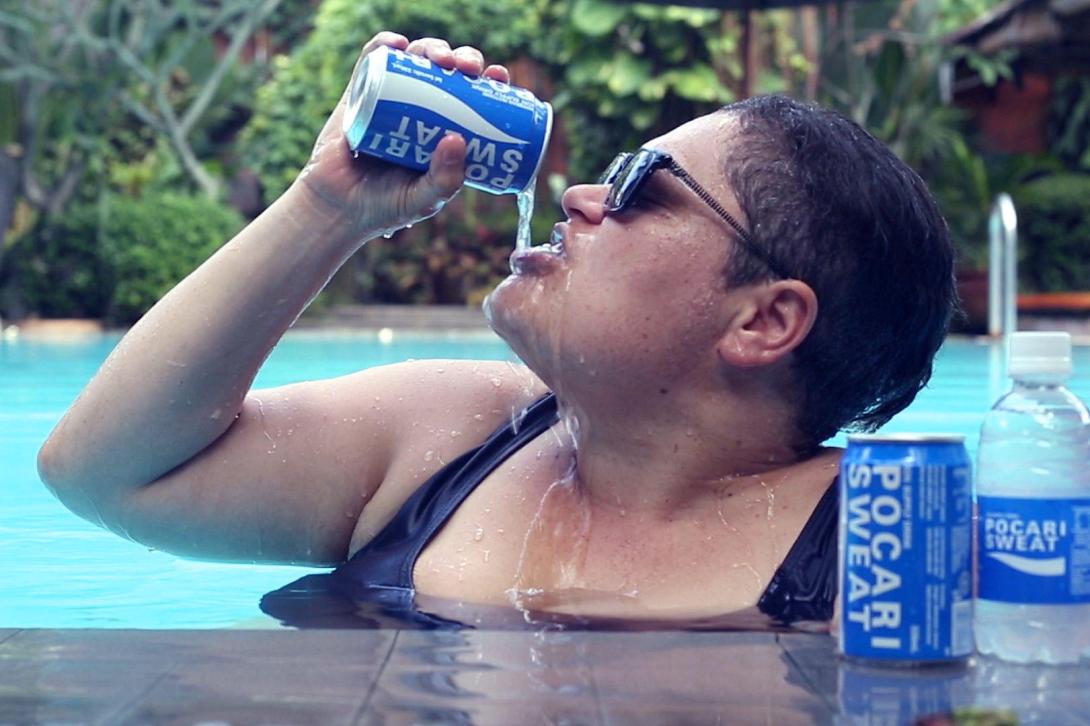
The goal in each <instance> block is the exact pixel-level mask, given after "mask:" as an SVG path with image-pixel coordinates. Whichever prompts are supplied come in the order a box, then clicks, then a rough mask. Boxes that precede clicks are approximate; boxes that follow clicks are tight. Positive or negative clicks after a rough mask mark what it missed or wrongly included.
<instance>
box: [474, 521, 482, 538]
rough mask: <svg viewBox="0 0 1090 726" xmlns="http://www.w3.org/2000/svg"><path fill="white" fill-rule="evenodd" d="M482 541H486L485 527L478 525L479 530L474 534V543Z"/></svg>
mask: <svg viewBox="0 0 1090 726" xmlns="http://www.w3.org/2000/svg"><path fill="white" fill-rule="evenodd" d="M482 539H484V527H482V526H481V525H479V524H478V525H477V530H476V531H475V532H474V533H473V541H474V542H480V541H481V540H482Z"/></svg>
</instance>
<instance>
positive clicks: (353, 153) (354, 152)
mask: <svg viewBox="0 0 1090 726" xmlns="http://www.w3.org/2000/svg"><path fill="white" fill-rule="evenodd" d="M352 158H353V159H358V158H360V152H358V151H356V150H355V149H353V150H352Z"/></svg>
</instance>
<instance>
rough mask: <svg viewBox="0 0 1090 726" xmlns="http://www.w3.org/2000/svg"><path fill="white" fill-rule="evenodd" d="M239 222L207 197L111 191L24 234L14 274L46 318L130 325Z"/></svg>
mask: <svg viewBox="0 0 1090 726" xmlns="http://www.w3.org/2000/svg"><path fill="white" fill-rule="evenodd" d="M241 227H242V219H241V218H240V217H239V215H238V214H237V213H236V212H235V211H234V210H232V209H230V208H228V207H225V206H223V205H222V204H220V203H219V202H215V201H213V200H210V199H208V198H207V197H204V196H203V195H198V196H189V195H183V194H176V193H164V194H149V195H147V196H145V197H143V198H140V199H134V198H130V197H123V196H107V197H103V198H102V200H101V201H100V202H99V203H94V204H78V205H75V206H74V207H73V208H72V209H71V210H70V212H69V213H68V214H66V215H65V216H64V217H63V218H61V219H60V220H59V221H57V222H56V223H55V224H54V225H52V226H50V227H49V228H42V229H39V230H37V231H36V232H37V233H36V234H28V235H26V236H24V237H23V238H22V239H20V240H19V242H18V243H17V244H16V245H15V247H14V248H13V249H12V251H11V256H12V268H13V269H12V271H11V272H12V277H13V279H14V280H15V281H16V282H17V285H18V287H19V294H20V296H21V297H22V298H23V301H24V304H25V305H26V306H27V307H28V308H29V309H31V310H34V311H36V312H37V313H38V314H40V315H43V316H45V317H92V318H99V317H105V318H109V319H111V320H112V321H114V322H116V323H122V324H124V323H131V322H133V321H135V320H136V319H137V318H139V317H140V316H141V315H143V314H144V313H145V312H146V311H147V310H148V308H150V307H151V306H152V305H154V304H155V302H156V301H157V300H158V299H159V298H160V297H162V296H163V295H164V294H165V293H166V292H167V291H168V290H170V288H172V287H173V286H174V285H175V284H177V283H178V281H180V280H181V279H182V278H183V277H185V276H186V275H188V274H189V273H190V272H191V271H192V270H193V269H194V268H196V267H197V265H199V264H200V263H201V262H203V261H204V260H205V258H207V257H208V256H209V255H211V254H212V252H214V251H215V250H216V249H217V248H218V247H219V246H220V245H221V244H223V242H225V241H226V240H227V239H229V238H230V237H232V236H233V235H234V234H235V233H236V232H237V231H238V230H239V229H240V228H241Z"/></svg>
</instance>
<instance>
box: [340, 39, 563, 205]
mask: <svg viewBox="0 0 1090 726" xmlns="http://www.w3.org/2000/svg"><path fill="white" fill-rule="evenodd" d="M552 124H553V109H552V106H550V105H549V104H548V103H546V102H544V101H541V100H539V99H538V98H537V97H536V96H534V94H533V93H531V92H530V91H528V90H526V89H524V88H519V87H517V86H511V85H508V84H505V83H500V82H499V81H494V80H491V79H488V78H483V77H471V76H467V75H465V74H463V73H461V72H459V71H456V70H444V69H442V68H440V67H438V66H436V65H435V64H433V63H432V62H431V61H429V60H428V59H427V58H424V57H422V56H418V55H415V54H412V53H407V52H405V51H401V50H397V49H395V48H389V47H386V46H383V47H380V48H377V49H376V50H374V51H372V52H370V53H368V54H367V55H366V56H364V57H363V58H361V59H360V61H359V62H358V63H357V64H356V69H355V70H354V71H353V73H352V79H351V80H350V81H349V92H348V100H347V104H346V107H345V113H344V122H343V125H342V128H343V131H344V134H345V139H346V141H347V142H348V146H349V148H351V149H352V150H353V151H355V152H358V153H362V154H368V155H370V156H374V157H377V158H379V159H384V160H386V161H389V162H392V163H394V164H398V165H400V166H405V167H408V168H410V169H416V170H418V171H424V170H426V169H427V168H428V164H429V162H430V160H431V155H432V152H433V151H434V150H435V147H436V145H437V144H438V143H439V141H440V140H441V139H442V138H443V136H444V135H446V133H447V132H450V131H456V132H458V133H460V134H461V135H462V137H463V138H465V140H466V185H467V186H471V187H474V188H476V189H480V190H482V191H486V192H490V193H492V194H515V193H518V192H521V191H523V190H524V189H526V188H527V187H529V186H530V185H531V183H532V182H533V180H534V179H535V178H536V177H537V173H538V170H539V169H540V167H541V163H542V161H543V160H544V158H545V149H546V146H547V145H548V143H549V136H550V134H551V133H552Z"/></svg>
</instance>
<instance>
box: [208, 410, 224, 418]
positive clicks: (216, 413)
mask: <svg viewBox="0 0 1090 726" xmlns="http://www.w3.org/2000/svg"><path fill="white" fill-rule="evenodd" d="M222 415H223V409H222V408H217V409H216V410H215V411H213V412H212V413H211V415H209V417H208V418H209V419H211V420H212V421H217V420H219V417H220V416H222Z"/></svg>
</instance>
